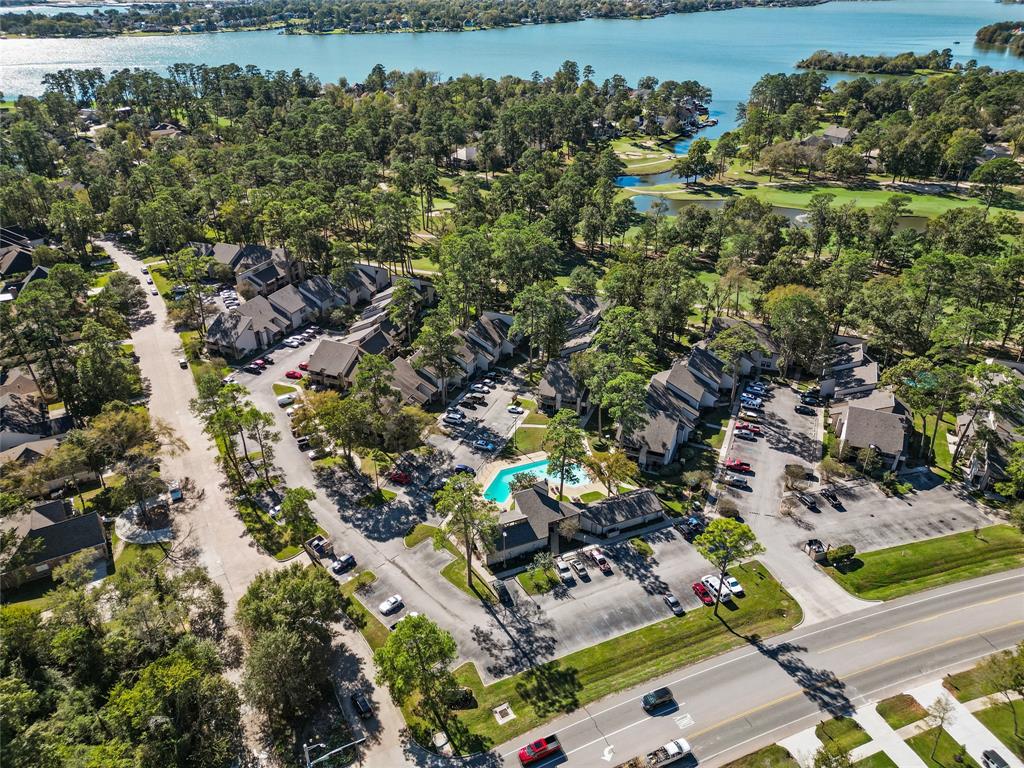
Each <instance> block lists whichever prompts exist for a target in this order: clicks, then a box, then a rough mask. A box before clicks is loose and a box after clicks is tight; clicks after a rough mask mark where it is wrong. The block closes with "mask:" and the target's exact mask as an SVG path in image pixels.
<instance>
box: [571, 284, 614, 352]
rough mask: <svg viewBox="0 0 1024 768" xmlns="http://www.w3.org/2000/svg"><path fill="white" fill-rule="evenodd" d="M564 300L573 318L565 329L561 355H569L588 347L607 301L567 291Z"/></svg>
mask: <svg viewBox="0 0 1024 768" xmlns="http://www.w3.org/2000/svg"><path fill="white" fill-rule="evenodd" d="M565 300H566V302H567V303H568V305H569V306H570V307H571V308H572V311H573V318H572V320H570V321H569V324H568V327H567V329H566V339H565V343H564V344H562V350H561V355H562V357H569V356H570V355H574V354H576V353H577V352H583V351H584V350H586V349H589V348H590V345H591V344H592V343H593V341H594V335H595V334H596V333H597V325H598V323H599V322H600V320H601V315H602V314H603V313H604V311H605V309H607V307H608V302H606V301H602V300H601V299H598V298H597V297H596V296H584V295H583V294H578V293H567V294H566V295H565Z"/></svg>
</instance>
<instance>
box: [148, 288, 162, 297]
mask: <svg viewBox="0 0 1024 768" xmlns="http://www.w3.org/2000/svg"><path fill="white" fill-rule="evenodd" d="M149 295H150V296H159V295H160V291H158V290H157V289H156V288H150V289H149Z"/></svg>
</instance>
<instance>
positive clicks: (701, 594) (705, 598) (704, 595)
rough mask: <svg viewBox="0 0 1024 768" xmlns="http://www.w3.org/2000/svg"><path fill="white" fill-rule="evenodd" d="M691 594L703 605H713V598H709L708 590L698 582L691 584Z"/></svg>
mask: <svg viewBox="0 0 1024 768" xmlns="http://www.w3.org/2000/svg"><path fill="white" fill-rule="evenodd" d="M693 594H695V595H696V596H697V597H698V598H700V601H701V602H702V603H704V605H714V602H715V598H714V597H712V596H711V592H709V591H708V588H707V587H705V586H704V585H703V584H701V583H700V582H699V581H695V582H693Z"/></svg>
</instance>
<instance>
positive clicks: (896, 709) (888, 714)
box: [876, 693, 928, 731]
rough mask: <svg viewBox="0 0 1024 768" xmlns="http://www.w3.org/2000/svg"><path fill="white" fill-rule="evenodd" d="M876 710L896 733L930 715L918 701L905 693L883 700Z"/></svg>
mask: <svg viewBox="0 0 1024 768" xmlns="http://www.w3.org/2000/svg"><path fill="white" fill-rule="evenodd" d="M876 709H877V710H878V714H880V715H881V716H882V719H883V720H885V722H887V723H888V724H889V727H890V728H892V729H893V730H894V731H898V730H899V729H900V728H902V727H903V726H905V725H910V724H911V723H916V722H917V721H918V720H922V719H924V718H925V717H927V715H928V711H927V710H926V709H925V708H924V707H922V706H921V704H920V703H919V702H918V701H917V699H915V698H914V697H913V696H908V695H907V694H905V693H900V694H897V695H896V696H890V697H889V698H888V699H883V700H882V701H880V702H878V706H877V707H876Z"/></svg>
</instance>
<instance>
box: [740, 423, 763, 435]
mask: <svg viewBox="0 0 1024 768" xmlns="http://www.w3.org/2000/svg"><path fill="white" fill-rule="evenodd" d="M736 429H745V430H747V432H753V433H754V434H755V435H760V434H761V427H759V426H758V425H757V424H751V423H750V422H749V421H737V422H736Z"/></svg>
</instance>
